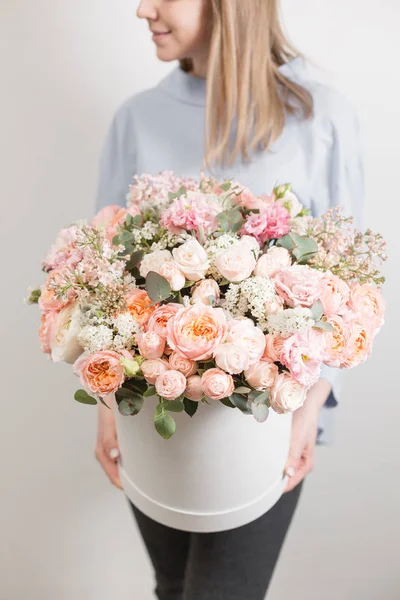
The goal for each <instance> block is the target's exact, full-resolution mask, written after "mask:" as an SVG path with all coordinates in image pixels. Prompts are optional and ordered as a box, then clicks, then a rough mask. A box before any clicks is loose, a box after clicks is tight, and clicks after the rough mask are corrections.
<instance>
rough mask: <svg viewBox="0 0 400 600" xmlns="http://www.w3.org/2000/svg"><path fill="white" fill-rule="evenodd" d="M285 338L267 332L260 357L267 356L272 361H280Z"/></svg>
mask: <svg viewBox="0 0 400 600" xmlns="http://www.w3.org/2000/svg"><path fill="white" fill-rule="evenodd" d="M285 340H286V338H285V337H283V336H282V335H279V334H278V333H277V334H275V333H267V334H266V336H265V350H264V354H263V355H262V358H267V359H270V360H272V361H274V362H282V346H283V343H284V341H285Z"/></svg>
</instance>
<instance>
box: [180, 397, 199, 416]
mask: <svg viewBox="0 0 400 600" xmlns="http://www.w3.org/2000/svg"><path fill="white" fill-rule="evenodd" d="M183 405H184V407H185V412H186V413H187V414H188V415H189V416H190V417H193V415H194V414H195V413H196V411H197V409H198V408H199V403H198V402H195V401H194V400H189V398H184V399H183Z"/></svg>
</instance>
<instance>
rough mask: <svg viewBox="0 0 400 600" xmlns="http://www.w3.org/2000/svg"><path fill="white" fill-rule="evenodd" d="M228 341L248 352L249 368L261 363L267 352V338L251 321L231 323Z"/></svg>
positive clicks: (244, 320) (234, 321) (235, 320)
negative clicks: (258, 362)
mask: <svg viewBox="0 0 400 600" xmlns="http://www.w3.org/2000/svg"><path fill="white" fill-rule="evenodd" d="M226 341H227V342H234V343H235V344H236V345H238V346H241V347H242V348H244V349H245V350H246V352H247V354H248V357H249V366H250V365H254V363H256V362H257V361H259V360H260V358H261V357H262V355H263V353H264V350H265V336H264V334H263V332H262V331H261V329H259V328H258V327H256V326H255V325H254V322H253V321H252V320H251V319H232V321H229V322H228V333H227V336H226Z"/></svg>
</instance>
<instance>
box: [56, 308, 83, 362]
mask: <svg viewBox="0 0 400 600" xmlns="http://www.w3.org/2000/svg"><path fill="white" fill-rule="evenodd" d="M81 316H82V313H81V311H80V308H79V305H78V303H74V304H68V306H65V307H64V308H62V309H61V310H60V312H59V313H58V314H57V318H56V321H55V323H54V329H53V336H52V337H51V339H50V348H51V358H52V359H53V361H54V362H59V361H64V362H66V363H68V364H70V365H72V364H73V363H74V362H75V361H76V359H77V358H78V356H80V355H81V354H82V352H83V348H82V346H81V345H80V343H79V342H78V333H79V332H80V330H81Z"/></svg>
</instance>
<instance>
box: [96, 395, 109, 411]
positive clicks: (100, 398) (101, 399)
mask: <svg viewBox="0 0 400 600" xmlns="http://www.w3.org/2000/svg"><path fill="white" fill-rule="evenodd" d="M99 400H100V402H101V403H102V404H104V406H107V408H109V409H110V410H112V409H111V406H108V404H107V402H104V400H103V398H102V397H101V396H99Z"/></svg>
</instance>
